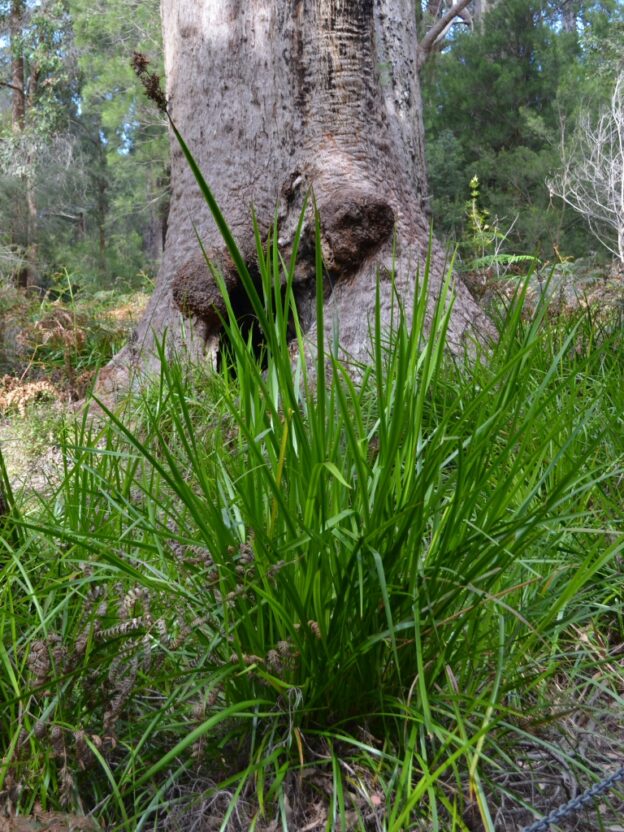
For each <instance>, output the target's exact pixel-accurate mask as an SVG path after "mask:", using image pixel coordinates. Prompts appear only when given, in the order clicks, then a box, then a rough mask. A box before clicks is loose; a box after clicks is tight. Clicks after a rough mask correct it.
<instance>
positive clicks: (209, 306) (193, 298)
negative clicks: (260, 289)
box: [172, 251, 238, 329]
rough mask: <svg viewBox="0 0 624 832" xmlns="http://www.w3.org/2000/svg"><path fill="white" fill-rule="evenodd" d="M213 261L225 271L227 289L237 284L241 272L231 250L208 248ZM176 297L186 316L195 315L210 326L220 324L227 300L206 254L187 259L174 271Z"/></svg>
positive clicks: (180, 308) (174, 296)
mask: <svg viewBox="0 0 624 832" xmlns="http://www.w3.org/2000/svg"><path fill="white" fill-rule="evenodd" d="M207 255H208V258H209V259H210V262H211V263H214V266H215V268H217V269H219V271H220V272H221V274H222V275H223V279H224V281H225V285H226V287H227V290H228V292H232V290H233V289H235V288H236V286H237V285H238V274H237V272H236V268H235V266H234V263H233V262H232V260H231V258H230V256H229V254H227V253H226V252H223V251H219V252H213V251H208V252H207ZM172 290H173V300H174V303H175V304H176V306H177V307H178V309H179V310H180V312H182V314H183V315H185V316H186V317H191V316H195V317H196V318H199V319H200V320H202V321H204V322H205V323H206V325H207V326H208V327H209V328H210V329H215V328H218V327H219V315H224V314H225V303H224V300H223V297H222V296H221V292H220V291H219V287H218V286H217V284H216V283H215V280H214V277H213V276H212V273H211V271H210V269H209V267H208V264H207V263H206V260H205V258H204V257H203V255H201V254H198V255H197V256H195V257H193V258H191V259H190V260H187V261H186V262H185V263H183V264H182V265H181V266H180V268H179V269H178V270H177V272H176V273H175V276H174V278H173V284H172Z"/></svg>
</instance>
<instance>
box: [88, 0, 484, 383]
mask: <svg viewBox="0 0 624 832" xmlns="http://www.w3.org/2000/svg"><path fill="white" fill-rule="evenodd" d="M458 5H459V4H458ZM463 5H465V2H464V3H463ZM162 15H163V31H164V44H165V68H166V75H167V96H168V98H169V113H170V115H171V117H172V119H173V121H174V122H175V124H176V126H177V128H178V129H179V130H180V132H181V134H182V135H183V136H184V138H185V141H186V142H187V144H188V145H189V147H190V149H191V151H192V153H193V154H194V156H195V158H196V160H197V162H198V164H199V166H200V168H201V169H202V171H203V173H204V176H205V177H206V179H207V181H208V183H209V184H210V187H211V188H212V190H213V192H214V193H215V196H216V198H217V200H218V202H219V204H220V206H221V209H222V211H223V214H224V216H225V218H226V220H227V221H228V223H229V224H230V227H231V229H232V231H233V233H234V236H235V238H236V240H237V242H238V245H239V247H240V249H241V251H242V252H243V254H244V256H245V257H246V258H248V260H249V262H250V265H252V264H253V260H254V256H255V245H254V239H253V233H252V222H251V212H252V208H253V210H255V213H256V216H257V219H258V222H259V225H260V228H261V231H262V232H263V233H268V231H269V229H270V226H271V224H272V222H273V219H274V216H275V211H276V206H277V210H278V216H279V239H280V245H281V246H282V248H283V250H284V251H285V252H288V248H289V245H290V244H291V242H292V237H293V233H294V229H295V227H296V224H297V221H298V219H299V215H300V211H301V207H302V204H303V201H304V197H305V195H306V194H308V193H309V192H310V190H312V191H313V193H314V196H315V200H316V204H317V206H318V209H319V212H320V217H321V225H322V246H323V254H324V258H325V263H326V267H327V315H326V320H327V326H328V327H329V328H330V329H331V328H332V327H333V326H334V325H335V321H336V320H337V321H338V322H339V337H340V342H341V345H342V347H343V349H344V350H345V351H346V352H347V353H349V354H350V355H352V356H353V357H354V358H356V359H358V360H366V358H367V355H368V351H369V331H370V329H369V327H370V322H371V313H372V310H373V307H374V303H375V283H376V279H377V275H378V274H380V275H381V280H382V292H381V302H382V321H383V323H385V324H386V325H389V323H390V314H391V306H392V290H391V282H390V280H389V278H388V275H389V274H390V270H391V267H392V262H393V247H394V258H395V265H396V276H397V280H396V285H397V288H398V290H399V291H400V293H401V294H402V296H403V298H404V301H405V304H406V306H407V307H408V308H409V305H410V299H411V296H412V294H413V289H414V284H415V273H416V270H417V268H418V267H419V266H422V263H423V260H424V257H425V255H426V251H427V248H428V242H429V222H428V218H427V211H426V201H427V185H426V172H425V160H424V147H423V138H424V136H423V124H422V105H421V96H420V86H419V79H418V66H419V45H418V39H417V31H416V4H415V3H414V0H294V1H293V0H245V1H244V2H241V0H202V1H201V2H200V0H163V2H162ZM171 180H172V191H173V192H172V198H171V209H170V215H169V226H168V231H167V241H166V247H165V252H164V257H163V263H162V267H161V271H160V275H159V280H158V283H157V287H156V290H155V292H154V295H153V297H152V299H151V302H150V304H149V307H148V310H147V313H146V315H145V317H144V319H143V320H142V322H141V323H140V325H139V327H138V329H137V331H136V333H135V336H134V339H133V341H132V343H131V344H129V345H128V347H127V348H126V349H125V350H124V351H123V352H122V353H121V354H120V355H119V356H118V357H117V359H116V360H115V362H114V366H113V367H111V368H109V371H108V372H109V375H108V378H109V379H111V378H114V375H115V372H114V371H115V368H124V367H131V366H132V365H134V364H140V365H141V366H143V367H144V366H145V362H146V355H147V354H149V352H150V350H152V349H153V334H152V333H154V332H155V333H156V334H161V333H162V332H163V331H164V330H165V329H167V331H168V343H169V345H170V346H172V347H175V348H177V349H180V347H182V346H183V347H184V348H185V349H187V350H189V351H190V353H191V354H192V356H194V357H196V356H199V355H201V354H204V353H205V352H206V349H207V346H208V347H210V346H213V347H214V344H215V342H216V338H217V336H218V329H219V320H218V315H217V312H218V311H220V310H221V308H222V307H221V300H220V296H219V293H218V291H217V288H216V286H215V285H214V283H213V281H212V279H211V277H210V274H209V270H208V269H207V267H206V265H205V263H204V261H203V258H202V255H201V253H200V250H199V246H198V243H197V239H196V234H195V230H194V226H195V228H196V229H197V231H198V232H199V235H200V237H201V239H202V241H203V243H204V245H205V247H206V250H207V252H208V254H209V256H210V257H211V258H212V259H213V260H214V261H215V262H216V263H217V264H218V265H219V266H220V268H221V269H222V271H223V273H224V275H225V278H226V283H227V285H228V288H229V289H230V291H231V292H232V293H234V294H235V293H236V291H237V284H238V280H237V276H236V273H235V271H234V269H233V267H232V265H231V263H230V262H229V260H228V257H227V255H226V253H225V248H224V244H223V241H222V239H221V237H220V235H219V232H218V230H217V228H216V226H215V224H214V223H213V221H212V219H211V217H210V215H209V212H208V209H207V207H206V205H205V204H204V202H203V200H202V197H201V195H200V192H199V189H198V187H197V186H196V183H195V181H194V179H193V176H192V174H191V172H190V170H189V169H188V167H187V165H186V163H185V160H184V158H183V155H182V152H181V150H180V148H179V147H178V146H177V145H176V144H175V143H172V169H171ZM312 240H313V222H312V221H310V222H308V224H307V228H306V231H305V234H304V240H303V244H302V247H301V249H302V251H301V254H302V260H301V263H300V266H299V270H298V274H297V287H296V292H297V299H298V303H299V306H300V313H301V318H302V320H303V322H304V325H305V326H306V327H309V330H310V333H312V332H313V330H314V319H313V305H312V303H311V300H310V299H311V298H312V297H313V295H314V290H313V287H312V285H311V283H312V281H313V279H314V268H313V245H312ZM306 252H307V257H308V260H307V261H306ZM432 266H433V268H432V275H431V289H432V293H433V294H434V295H435V293H436V291H437V290H438V289H439V287H440V284H441V280H442V278H443V275H444V270H445V267H446V257H445V252H444V250H443V249H442V248H441V247H440V246H439V245H437V244H435V243H434V245H433V263H432ZM457 293H458V297H457V302H456V305H455V312H454V315H453V318H452V322H451V328H450V342H451V345H459V344H460V343H461V342H462V340H463V339H465V337H466V336H468V335H469V334H470V333H471V332H472V331H474V329H475V327H478V329H479V331H480V332H481V334H482V333H483V331H484V329H485V330H487V328H488V326H489V325H488V323H487V320H486V319H485V318H484V316H483V314H482V312H481V311H480V310H479V308H478V307H477V306H476V304H475V303H474V301H473V300H472V297H471V296H470V295H469V293H468V291H467V290H466V289H465V288H464V287H463V286H462V285H458V286H457ZM104 381H106V376H105V378H104Z"/></svg>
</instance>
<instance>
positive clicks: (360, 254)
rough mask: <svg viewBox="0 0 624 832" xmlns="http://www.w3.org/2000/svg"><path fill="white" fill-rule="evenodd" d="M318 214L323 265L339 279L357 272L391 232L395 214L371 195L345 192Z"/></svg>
mask: <svg viewBox="0 0 624 832" xmlns="http://www.w3.org/2000/svg"><path fill="white" fill-rule="evenodd" d="M319 210H320V214H321V225H322V231H323V249H324V251H323V253H324V255H325V260H326V265H327V268H328V269H329V270H330V271H332V272H335V273H336V274H337V275H339V276H341V277H345V276H348V275H350V274H353V273H354V272H356V271H357V270H358V269H359V267H360V265H361V264H362V263H363V262H364V260H366V258H367V257H370V256H371V255H372V254H374V253H375V252H376V251H377V250H378V249H379V248H381V246H382V245H383V244H384V243H385V242H387V241H388V240H389V239H390V236H391V235H392V232H393V230H394V211H393V210H392V208H391V207H390V205H389V204H388V203H387V202H386V201H385V200H384V199H381V198H380V197H378V196H376V195H373V194H367V193H362V192H361V191H346V193H343V194H341V195H340V198H339V199H338V200H336V201H335V202H330V203H327V204H324V205H320V206H319Z"/></svg>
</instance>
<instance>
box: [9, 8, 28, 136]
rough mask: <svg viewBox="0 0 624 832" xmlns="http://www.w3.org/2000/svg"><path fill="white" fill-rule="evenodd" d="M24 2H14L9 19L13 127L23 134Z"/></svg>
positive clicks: (24, 121)
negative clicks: (22, 38) (22, 39)
mask: <svg viewBox="0 0 624 832" xmlns="http://www.w3.org/2000/svg"><path fill="white" fill-rule="evenodd" d="M23 18H24V2H23V0H13V2H12V3H11V13H10V19H9V33H10V39H11V85H12V108H11V111H12V112H11V114H12V125H13V130H14V131H15V132H21V131H22V130H23V129H24V126H25V123H26V86H25V80H24V51H23V48H22V41H21V37H22V23H23Z"/></svg>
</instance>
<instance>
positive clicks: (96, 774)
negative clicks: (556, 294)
mask: <svg viewBox="0 0 624 832" xmlns="http://www.w3.org/2000/svg"><path fill="white" fill-rule="evenodd" d="M184 150H185V152H186V148H184ZM189 161H190V163H191V164H192V165H194V162H193V161H192V159H191V158H190V157H189ZM194 169H195V172H196V175H197V176H198V178H199V180H200V185H201V187H202V189H203V191H204V194H205V196H206V198H207V200H208V201H209V204H210V207H211V209H212V210H213V213H214V215H215V219H216V221H217V223H218V225H219V226H220V227H221V229H222V231H223V234H224V238H225V241H226V244H227V245H228V247H229V249H230V253H231V255H232V259H233V261H234V262H235V263H237V265H238V267H239V270H240V278H241V281H242V282H243V284H244V285H245V287H246V289H247V292H248V294H249V300H250V304H251V307H252V309H253V312H254V314H255V316H256V318H257V320H258V325H259V327H260V328H261V330H262V334H263V338H264V349H263V354H262V355H261V356H259V357H258V356H257V355H256V354H255V351H254V350H253V349H252V345H251V343H249V342H248V340H247V339H246V337H245V335H244V334H243V331H242V330H241V326H240V324H239V322H238V320H237V319H236V316H235V313H234V311H233V309H232V308H231V307H230V306H228V316H227V320H226V321H225V333H226V337H227V339H228V341H229V350H228V351H227V352H226V353H224V354H225V356H226V357H225V359H224V361H223V362H222V369H221V372H220V373H219V374H215V373H213V372H206V370H205V369H202V368H201V367H199V368H189V367H188V365H186V364H184V363H181V362H178V361H176V360H173V361H168V360H166V359H165V344H163V345H162V350H161V359H162V365H161V367H162V369H161V376H160V379H159V380H158V381H157V382H156V383H155V384H154V385H152V386H151V387H148V388H147V389H146V392H145V394H144V395H143V397H141V398H140V399H138V400H136V401H135V402H132V401H131V402H129V404H128V407H127V410H126V411H125V414H119V413H118V414H114V413H112V412H110V411H107V416H108V418H107V421H105V423H104V424H102V425H100V426H97V425H96V424H95V423H92V422H90V421H89V419H88V417H87V416H85V417H84V419H83V421H82V422H79V423H78V424H75V425H71V424H69V425H68V426H67V430H66V432H65V434H64V436H63V439H62V445H63V453H64V460H65V462H64V475H63V478H62V482H61V484H60V485H59V486H58V487H57V488H56V489H55V491H54V493H52V494H51V495H50V496H49V497H48V498H45V499H43V500H42V501H41V505H40V506H39V507H38V508H37V509H36V510H33V511H31V512H30V513H29V514H28V515H27V516H26V517H23V518H21V519H20V518H19V517H18V518H16V520H15V525H14V528H15V529H16V530H18V531H19V534H20V535H21V537H20V539H19V541H18V542H16V541H13V542H11V540H10V539H8V540H5V541H4V543H3V544H2V549H1V552H2V554H1V557H2V559H3V561H4V575H3V578H4V580H3V583H2V586H1V587H0V593H1V601H2V603H1V604H0V610H1V612H0V661H2V664H3V667H4V668H5V673H4V674H3V675H0V745H1V748H2V754H3V757H4V759H5V764H4V768H3V769H2V771H1V772H0V779H1V780H2V781H3V782H4V784H5V785H6V783H7V781H8V782H9V784H11V783H19V784H20V786H21V791H20V793H19V805H20V809H21V810H22V811H23V812H28V811H29V810H30V809H32V807H33V806H34V805H35V803H36V802H37V801H41V802H43V803H44V804H45V805H47V806H50V807H54V806H60V805H65V806H66V807H69V808H71V807H76V808H77V807H79V806H82V807H83V808H91V807H95V806H97V815H98V818H99V819H100V820H101V822H102V823H103V824H105V825H106V826H107V827H109V826H110V827H113V828H117V829H124V830H128V832H130V830H135V829H141V828H149V827H150V826H152V825H155V824H157V823H158V822H159V820H158V819H162V818H163V816H166V815H167V814H170V813H171V812H174V811H176V809H177V808H179V809H180V811H184V810H183V807H176V804H177V803H179V802H180V801H179V800H177V799H175V798H174V794H175V793H180V792H176V789H178V790H181V793H182V794H183V793H184V786H185V783H189V784H190V783H194V784H195V785H194V787H193V791H194V792H195V794H194V797H195V799H200V798H201V800H212V798H213V797H216V796H217V795H218V794H220V793H222V791H223V790H227V791H228V795H229V796H228V801H227V809H226V810H224V813H223V818H224V819H223V826H222V828H226V827H227V819H228V818H229V817H230V816H231V815H232V813H234V812H236V813H237V814H238V817H239V819H240V818H241V817H242V818H243V820H240V823H241V826H242V827H243V828H255V827H256V826H257V825H258V824H259V823H260V822H261V820H262V819H263V818H264V819H266V821H267V822H268V821H270V820H271V819H272V818H278V819H280V818H281V822H282V823H283V824H286V828H289V827H288V823H289V822H290V821H288V820H287V817H288V815H287V807H288V806H289V805H292V804H291V803H289V801H292V799H293V797H294V795H295V793H296V792H295V791H294V784H296V783H299V786H298V787H297V788H298V789H299V790H301V789H303V788H304V787H303V786H302V785H301V784H302V783H303V781H304V775H306V774H307V775H310V776H312V777H314V776H316V777H319V776H322V777H323V778H328V779H329V782H331V784H332V785H331V792H332V794H333V797H332V798H331V800H329V801H328V803H327V812H328V821H327V823H328V828H340V823H341V820H340V818H342V817H345V816H346V814H347V812H351V811H353V805H354V804H353V797H352V794H353V785H352V777H351V776H350V775H345V773H344V772H345V771H346V772H353V771H356V772H357V778H358V782H360V784H361V789H362V790H363V793H364V795H365V796H366V803H365V805H366V806H376V807H377V808H376V809H375V812H374V815H375V814H376V817H377V821H378V822H379V823H380V824H381V825H382V826H383V827H384V828H387V829H389V830H394V831H395V832H399V830H402V829H406V828H417V824H419V823H420V822H423V823H427V824H429V823H433V824H434V826H435V825H436V824H437V825H438V828H445V827H444V823H445V819H449V818H452V819H453V822H454V823H455V828H457V829H458V830H465V829H467V826H466V824H465V822H464V821H463V820H462V817H463V813H464V810H465V808H466V806H465V798H464V797H463V795H464V794H466V793H468V791H471V792H472V793H473V794H475V795H476V796H477V803H478V805H479V808H480V813H481V817H482V819H483V823H484V826H485V828H487V829H493V825H492V822H491V820H490V812H489V809H488V804H491V805H492V806H495V805H496V801H497V799H498V797H500V795H498V796H497V792H496V787H495V785H494V784H492V783H488V782H487V772H488V767H489V766H490V765H491V764H494V765H496V763H498V762H501V761H502V762H503V764H504V766H505V767H506V768H508V767H509V766H510V765H513V763H512V762H511V761H512V760H514V759H515V760H517V761H518V763H521V762H522V750H521V749H522V747H523V744H526V742H527V736H529V735H530V731H531V725H532V723H533V722H534V721H535V723H537V724H540V723H541V722H542V719H543V711H544V708H546V707H547V706H548V707H549V706H550V704H551V702H550V700H551V693H550V690H551V688H550V683H551V680H552V679H553V677H555V676H556V677H557V680H558V684H561V683H562V682H561V680H562V679H565V678H566V675H568V676H569V682H568V684H570V685H574V684H575V681H574V680H575V679H577V678H583V679H585V678H590V677H591V675H592V674H593V673H594V670H595V652H594V649H593V645H592V643H591V640H590V641H589V642H584V643H579V642H578V639H577V637H576V632H577V629H576V628H584V630H585V629H591V628H593V627H596V628H598V629H601V628H604V627H609V626H616V625H614V624H612V623H611V624H609V623H608V622H609V621H611V616H612V612H608V613H607V612H606V610H607V607H609V608H611V609H612V608H613V607H614V606H615V609H616V610H619V605H620V604H621V601H619V600H617V598H618V597H619V596H618V593H619V592H620V591H621V583H622V579H621V575H620V574H619V570H618V567H617V563H616V559H617V556H618V553H619V552H620V550H621V548H622V545H623V544H622V539H621V530H620V529H619V525H618V524H619V523H620V508H619V506H620V505H621V500H622V498H623V497H624V495H623V494H622V473H623V467H624V445H623V444H622V435H623V433H622V430H621V428H622V425H621V417H620V414H621V412H622V405H624V402H623V401H622V400H621V399H622V393H621V391H622V390H624V383H623V382H624V364H623V363H622V350H621V333H620V331H615V332H614V333H609V332H608V331H603V332H600V331H598V330H597V329H596V328H595V327H594V325H593V324H592V321H591V319H590V318H589V317H587V318H585V317H581V318H579V319H578V320H576V321H568V322H563V323H562V324H561V325H560V326H547V325H546V308H545V307H544V306H541V307H539V308H538V310H537V312H536V314H535V316H534V317H533V318H531V319H530V320H525V319H524V318H523V312H522V310H523V293H522V291H520V292H519V294H518V296H517V297H516V298H515V300H514V302H513V304H512V306H511V308H510V309H509V310H507V313H506V315H505V317H504V318H503V319H501V323H500V333H499V339H498V341H497V343H496V344H493V345H491V347H490V348H489V349H488V351H487V352H485V351H484V352H481V351H480V350H479V349H478V348H477V347H475V350H476V354H475V353H473V354H471V355H466V358H465V361H464V362H462V361H452V360H451V359H450V358H449V356H448V353H447V352H446V349H445V346H446V329H447V324H448V318H449V315H450V312H451V308H452V301H453V299H452V295H451V291H450V287H449V283H448V282H447V283H446V284H445V286H444V287H443V291H442V292H441V295H440V297H439V299H438V301H437V303H436V305H435V308H434V309H431V307H430V305H429V302H428V269H425V271H424V273H423V274H422V275H421V276H420V281H419V287H418V288H417V291H416V294H415V298H414V304H413V307H412V308H411V309H409V310H405V309H403V308H402V307H401V305H400V303H399V302H398V299H397V301H396V306H395V312H396V314H395V325H394V327H393V329H392V331H390V332H385V331H382V329H381V327H380V325H379V318H377V319H376V321H374V322H373V324H372V345H373V355H374V361H373V366H372V367H368V368H364V367H362V368H361V371H360V380H359V382H358V383H357V384H356V383H355V382H354V381H353V379H352V378H351V376H350V375H349V372H348V371H347V369H346V368H345V366H343V364H342V363H341V362H340V361H339V360H338V359H337V358H336V357H335V355H333V353H331V352H328V351H326V349H325V345H324V343H323V336H322V335H319V336H318V339H317V341H316V344H315V345H314V350H315V353H316V358H315V359H314V361H313V363H312V364H311V365H306V363H305V362H304V361H303V360H302V357H301V356H302V355H303V354H304V344H303V335H302V333H301V331H300V328H299V326H298V323H297V309H296V303H295V299H294V294H293V282H294V275H295V265H296V256H297V253H296V246H295V252H294V253H293V257H292V260H291V261H290V262H289V263H284V262H283V260H282V259H281V258H280V255H279V251H278V247H277V229H274V230H273V234H272V235H271V237H270V239H269V240H268V241H267V242H266V244H263V243H262V241H261V240H260V237H259V236H258V238H257V239H258V250H257V254H258V266H259V282H258V283H254V282H253V281H252V279H251V276H250V274H249V272H248V271H247V269H246V267H245V265H244V260H243V259H242V257H241V256H240V254H239V252H238V250H237V248H236V244H235V242H234V240H233V238H232V236H231V234H230V232H229V230H228V228H227V225H226V224H225V222H224V220H223V218H222V216H221V214H220V213H219V211H218V207H217V206H216V203H215V202H214V199H213V197H212V194H211V192H210V191H209V189H208V188H207V186H206V185H205V183H204V182H203V180H202V179H201V175H200V174H199V171H198V170H197V168H194ZM316 264H317V314H318V320H319V327H318V331H319V333H322V332H323V327H322V315H323V289H322V285H323V263H322V256H321V248H320V234H319V221H318V219H317V243H316ZM215 276H216V278H217V279H219V275H218V273H217V272H215ZM224 298H225V300H226V303H227V302H228V297H227V294H224ZM408 312H409V314H408ZM429 313H432V317H430V314H429ZM426 320H428V322H429V323H428V326H427V327H426V326H425V321H426ZM292 326H294V328H295V331H296V333H297V339H298V341H299V346H300V351H299V354H298V356H296V357H294V358H293V357H292V355H291V352H290V350H289V331H290V328H291V327H292ZM310 346H312V345H310ZM228 355H229V356H230V357H229V358H228V357H227V356H228ZM607 599H608V601H607ZM588 684H590V683H589V682H588ZM599 684H600V689H601V692H602V695H605V692H607V691H608V689H609V684H608V681H606V680H605V679H601V680H600V681H599ZM590 688H591V684H590ZM540 742H541V743H544V742H547V740H544V739H543V738H542V739H540ZM319 772H320V774H319ZM204 776H205V785H203V786H202V785H201V783H202V777H204ZM484 778H485V779H484ZM219 779H220V780H221V781H222V782H220V783H219V784H218V785H215V780H219ZM198 784H199V785H198ZM252 789H253V792H252ZM198 790H200V791H201V795H198ZM243 795H244V796H245V798H244V800H243ZM350 795H351V796H350ZM373 799H374V800H375V801H376V802H373ZM355 805H359V804H355ZM249 807H251V808H249ZM186 811H187V812H190V813H191V814H190V817H191V818H192V816H193V815H192V813H193V807H192V805H191V806H190V807H189V808H187V809H186ZM288 811H291V810H288ZM360 811H362V810H360ZM241 813H243V814H241ZM244 813H246V814H244ZM332 816H333V818H334V819H333V821H332V819H331V818H332ZM449 822H450V821H449ZM354 823H355V824H356V827H357V828H362V829H363V828H364V819H363V816H362V815H360V820H359V821H358V819H357V815H356V818H355V820H354ZM447 828H448V827H447Z"/></svg>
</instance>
